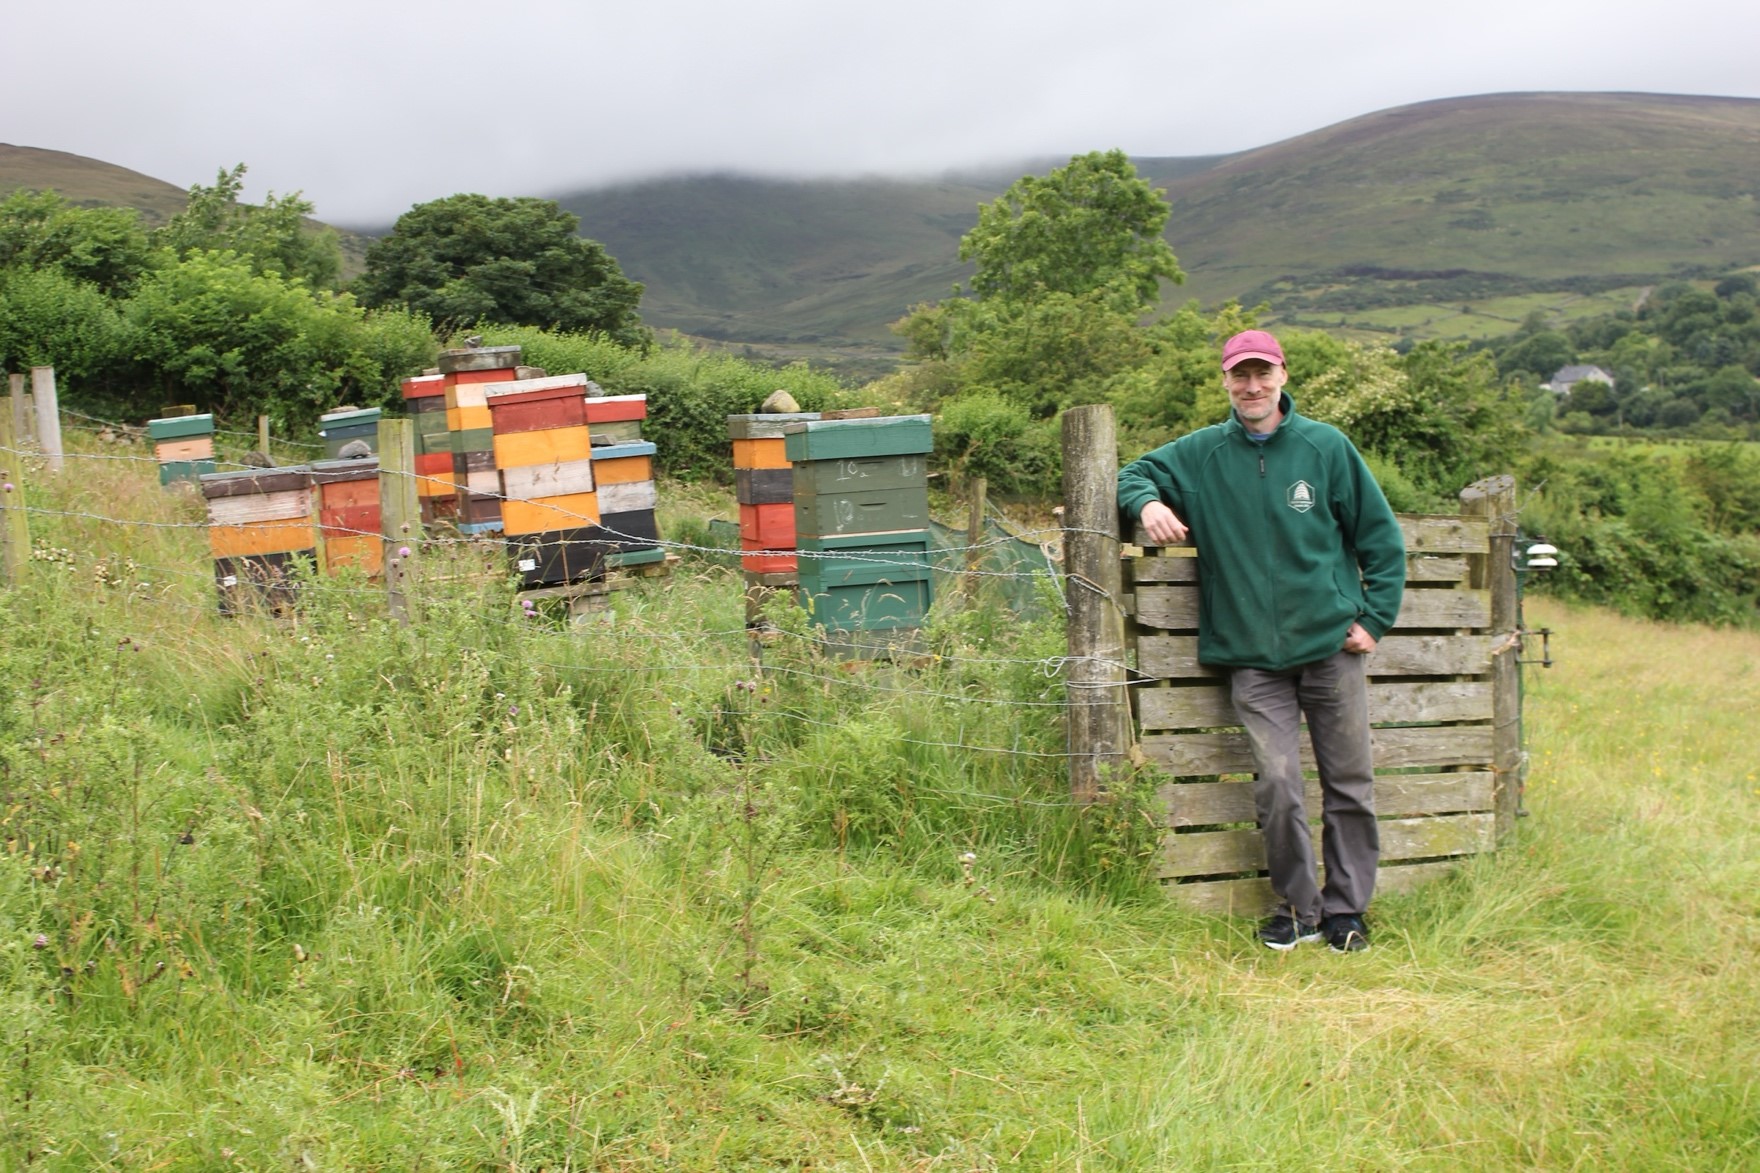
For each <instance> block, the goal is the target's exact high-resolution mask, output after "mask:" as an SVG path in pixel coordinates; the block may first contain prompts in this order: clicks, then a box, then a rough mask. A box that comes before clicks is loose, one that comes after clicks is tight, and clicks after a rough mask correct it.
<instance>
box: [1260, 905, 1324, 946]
mask: <svg viewBox="0 0 1760 1173" xmlns="http://www.w3.org/2000/svg"><path fill="white" fill-rule="evenodd" d="M1319 939H1320V926H1319V925H1311V924H1306V923H1304V922H1302V921H1299V920H1297V919H1296V918H1295V917H1293V916H1290V915H1289V914H1288V913H1286V912H1280V913H1278V914H1277V915H1276V916H1274V917H1272V918H1271V919H1270V920H1267V921H1266V922H1265V923H1264V924H1262V925H1260V926H1259V940H1261V941H1263V942H1264V943H1265V946H1266V948H1268V949H1276V950H1277V951H1278V952H1280V953H1281V952H1283V951H1284V950H1286V949H1294V948H1295V947H1296V946H1297V945H1300V944H1301V943H1302V942H1303V941H1318V940H1319Z"/></svg>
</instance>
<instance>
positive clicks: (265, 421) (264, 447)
mask: <svg viewBox="0 0 1760 1173" xmlns="http://www.w3.org/2000/svg"><path fill="white" fill-rule="evenodd" d="M257 451H258V452H261V453H262V454H263V455H264V456H269V417H268V416H266V415H259V416H258V417H257ZM270 459H271V460H273V459H274V457H270Z"/></svg>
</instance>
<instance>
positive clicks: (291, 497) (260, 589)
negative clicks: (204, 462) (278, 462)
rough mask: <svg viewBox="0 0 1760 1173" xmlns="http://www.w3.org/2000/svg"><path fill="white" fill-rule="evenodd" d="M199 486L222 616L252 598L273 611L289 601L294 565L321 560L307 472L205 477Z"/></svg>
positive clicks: (303, 467)
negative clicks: (206, 512)
mask: <svg viewBox="0 0 1760 1173" xmlns="http://www.w3.org/2000/svg"><path fill="white" fill-rule="evenodd" d="M200 485H201V490H202V496H203V497H204V498H206V500H207V505H208V549H209V552H210V553H211V554H212V555H213V557H214V578H215V582H216V584H217V585H218V587H219V590H220V609H221V611H222V612H224V613H226V614H231V613H232V612H233V611H235V610H236V609H237V607H238V604H239V601H240V600H241V598H244V597H248V596H250V595H253V594H254V595H255V596H256V597H258V598H260V599H262V600H263V601H264V602H267V603H269V604H271V605H278V604H281V603H284V602H287V601H288V600H290V599H291V598H292V589H293V582H292V579H291V577H290V574H291V570H292V564H293V563H294V561H295V560H296V559H299V558H307V559H311V560H313V561H316V560H317V558H318V556H319V534H318V526H317V519H316V517H315V516H314V514H313V508H312V470H311V468H310V467H309V466H307V465H295V466H292V467H289V468H264V469H257V468H247V469H244V470H243V471H241V472H220V473H209V474H207V475H205V476H203V477H202V478H201V479H200Z"/></svg>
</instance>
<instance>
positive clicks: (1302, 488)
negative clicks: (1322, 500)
mask: <svg viewBox="0 0 1760 1173" xmlns="http://www.w3.org/2000/svg"><path fill="white" fill-rule="evenodd" d="M1285 497H1286V500H1287V502H1288V504H1289V507H1290V508H1291V509H1293V510H1295V511H1296V512H1297V513H1306V512H1307V511H1308V510H1310V509H1312V508H1314V486H1313V485H1310V484H1309V483H1308V482H1307V481H1297V482H1296V483H1295V484H1293V485H1291V486H1290V487H1289V491H1288V492H1287V493H1286V494H1285Z"/></svg>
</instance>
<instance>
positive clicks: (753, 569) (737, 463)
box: [727, 412, 819, 574]
mask: <svg viewBox="0 0 1760 1173" xmlns="http://www.w3.org/2000/svg"><path fill="white" fill-rule="evenodd" d="M818 418H819V416H818V413H816V412H789V413H785V414H774V415H730V416H728V417H727V437H728V439H729V440H731V441H732V442H733V488H734V496H735V498H736V499H737V500H738V502H739V544H740V549H741V550H742V551H744V552H743V553H741V555H740V565H741V566H743V567H744V568H745V569H746V571H747V572H748V573H750V574H793V573H794V571H795V565H796V559H795V556H794V554H793V553H791V552H789V551H792V550H793V549H794V538H795V530H794V466H793V465H792V464H791V463H790V462H789V459H788V453H787V451H786V447H787V445H786V443H785V442H784V440H783V428H785V427H786V426H788V425H789V424H793V423H804V422H806V421H808V420H816V419H818Z"/></svg>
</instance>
